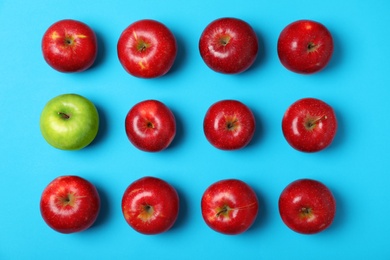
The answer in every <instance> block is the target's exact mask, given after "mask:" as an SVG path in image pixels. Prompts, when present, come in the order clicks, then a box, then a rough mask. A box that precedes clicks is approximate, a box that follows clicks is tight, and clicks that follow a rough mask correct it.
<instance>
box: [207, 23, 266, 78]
mask: <svg viewBox="0 0 390 260" xmlns="http://www.w3.org/2000/svg"><path fill="white" fill-rule="evenodd" d="M258 49H259V43H258V39H257V36H256V33H255V31H254V30H253V29H252V27H251V26H250V25H249V24H248V23H247V22H245V21H243V20H241V19H237V18H229V17H227V18H219V19H217V20H214V21H212V22H211V23H210V24H209V25H207V27H206V28H205V29H204V31H203V32H202V34H201V36H200V40H199V51H200V55H201V57H202V59H203V60H204V62H205V63H206V65H207V66H208V67H210V68H211V69H212V70H214V71H217V72H220V73H225V74H237V73H241V72H243V71H245V70H247V69H248V68H249V67H250V66H251V65H252V64H253V63H254V61H255V60H256V57H257V53H258Z"/></svg>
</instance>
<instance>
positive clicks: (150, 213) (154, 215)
mask: <svg viewBox="0 0 390 260" xmlns="http://www.w3.org/2000/svg"><path fill="white" fill-rule="evenodd" d="M122 213H123V216H124V218H125V220H126V222H127V223H128V224H129V225H130V226H131V227H132V228H133V229H134V230H135V231H137V232H139V233H141V234H145V235H155V234H160V233H163V232H166V231H168V230H169V229H170V228H171V227H172V226H173V225H174V223H175V222H176V219H177V217H178V215H179V196H178V194H177V192H176V190H175V188H173V186H171V185H170V184H169V183H167V182H166V181H164V180H162V179H159V178H156V177H151V176H146V177H143V178H140V179H138V180H136V181H134V182H133V183H131V184H130V185H129V186H128V187H127V189H126V190H125V192H124V194H123V198H122Z"/></svg>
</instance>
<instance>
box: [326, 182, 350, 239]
mask: <svg viewBox="0 0 390 260" xmlns="http://www.w3.org/2000/svg"><path fill="white" fill-rule="evenodd" d="M329 188H330V190H331V191H332V194H333V196H334V198H335V200H336V215H335V218H334V220H333V223H332V224H331V225H330V226H329V228H328V229H327V230H326V231H327V232H337V233H340V229H341V228H342V226H343V223H346V212H347V211H346V210H345V206H344V205H345V204H344V201H343V198H342V197H341V196H340V194H339V193H338V192H337V190H336V189H332V188H331V187H329Z"/></svg>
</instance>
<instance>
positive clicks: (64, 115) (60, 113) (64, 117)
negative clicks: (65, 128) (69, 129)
mask: <svg viewBox="0 0 390 260" xmlns="http://www.w3.org/2000/svg"><path fill="white" fill-rule="evenodd" d="M58 115H59V116H61V118H63V119H69V118H70V116H69V115H68V114H65V113H64V112H58Z"/></svg>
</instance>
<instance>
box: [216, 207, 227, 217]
mask: <svg viewBox="0 0 390 260" xmlns="http://www.w3.org/2000/svg"><path fill="white" fill-rule="evenodd" d="M228 210H229V207H228V206H224V207H223V208H222V209H221V210H220V211H218V213H217V217H219V215H221V214H225V213H227V212H228Z"/></svg>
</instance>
